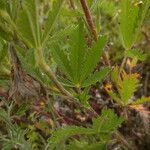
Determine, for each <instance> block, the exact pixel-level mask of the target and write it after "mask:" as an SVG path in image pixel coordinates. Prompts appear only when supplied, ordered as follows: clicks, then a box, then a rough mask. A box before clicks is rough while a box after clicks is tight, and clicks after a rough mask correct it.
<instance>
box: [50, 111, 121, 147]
mask: <svg viewBox="0 0 150 150" xmlns="http://www.w3.org/2000/svg"><path fill="white" fill-rule="evenodd" d="M123 121H124V119H123V118H122V117H120V118H119V117H118V116H117V115H116V114H115V113H114V112H113V111H112V110H106V109H105V110H103V111H102V115H101V116H99V117H98V118H95V119H94V120H93V124H92V125H91V127H88V128H85V127H77V126H66V127H62V128H59V129H57V130H56V131H54V132H53V133H52V137H50V138H49V143H50V147H51V149H55V148H60V149H61V148H62V147H63V144H65V142H66V141H67V140H68V139H69V138H70V137H72V136H74V135H86V136H88V135H97V134H99V135H100V141H99V143H97V144H96V145H97V146H96V145H95V146H94V143H93V144H92V143H90V145H91V146H92V145H93V147H95V148H98V146H100V145H101V144H105V142H104V143H103V142H102V141H103V138H101V137H104V135H103V134H105V137H106V135H107V137H109V138H110V135H111V134H112V132H113V131H114V130H116V129H117V127H118V126H119V125H120V124H121V123H122V122H123ZM82 139H83V140H84V138H83V137H82ZM101 140H102V141H101ZM107 140H109V139H107ZM100 142H102V143H100ZM60 143H61V144H60ZM70 144H71V145H72V142H71V143H70ZM80 144H81V143H80ZM71 145H70V146H68V148H69V147H71ZM90 145H88V143H87V144H86V146H87V148H89V150H90V148H91V147H90ZM60 146H61V147H60ZM80 146H81V147H82V145H80ZM91 150H92V149H91Z"/></svg>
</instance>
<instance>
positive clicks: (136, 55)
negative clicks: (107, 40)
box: [125, 49, 146, 61]
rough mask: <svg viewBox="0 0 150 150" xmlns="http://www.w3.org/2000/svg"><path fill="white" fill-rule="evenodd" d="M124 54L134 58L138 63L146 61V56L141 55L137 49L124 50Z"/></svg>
mask: <svg viewBox="0 0 150 150" xmlns="http://www.w3.org/2000/svg"><path fill="white" fill-rule="evenodd" d="M125 54H126V56H127V57H131V58H136V59H137V60H140V61H144V60H145V59H146V55H145V54H143V52H142V51H140V50H138V49H135V50H126V51H125Z"/></svg>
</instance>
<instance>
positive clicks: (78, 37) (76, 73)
mask: <svg viewBox="0 0 150 150" xmlns="http://www.w3.org/2000/svg"><path fill="white" fill-rule="evenodd" d="M70 45H71V50H70V57H69V58H70V64H71V68H72V71H73V80H74V83H75V84H77V83H78V82H80V75H81V72H80V71H81V68H82V66H83V63H84V57H85V53H86V42H85V34H84V25H83V22H80V23H79V26H78V27H77V29H76V30H75V31H74V33H73V34H72V35H71V39H70Z"/></svg>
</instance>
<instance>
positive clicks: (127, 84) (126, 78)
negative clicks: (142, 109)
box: [118, 72, 139, 104]
mask: <svg viewBox="0 0 150 150" xmlns="http://www.w3.org/2000/svg"><path fill="white" fill-rule="evenodd" d="M137 77H138V74H126V73H125V72H124V73H123V80H120V81H119V83H118V85H119V89H118V92H119V95H120V98H121V100H122V101H123V103H124V104H128V100H129V99H130V98H131V97H132V96H133V94H134V92H135V91H136V90H137V88H138V86H139V80H138V79H137Z"/></svg>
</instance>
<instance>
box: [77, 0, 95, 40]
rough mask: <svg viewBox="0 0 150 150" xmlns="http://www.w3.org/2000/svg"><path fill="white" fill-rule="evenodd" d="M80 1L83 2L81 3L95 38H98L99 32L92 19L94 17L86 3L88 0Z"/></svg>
mask: <svg viewBox="0 0 150 150" xmlns="http://www.w3.org/2000/svg"><path fill="white" fill-rule="evenodd" d="M80 2H81V5H82V8H83V11H84V14H85V17H86V20H87V23H88V25H89V28H90V30H91V33H92V34H93V37H94V40H97V33H96V30H95V27H94V23H93V21H92V17H91V14H90V11H89V8H88V6H87V4H86V0H80Z"/></svg>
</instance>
